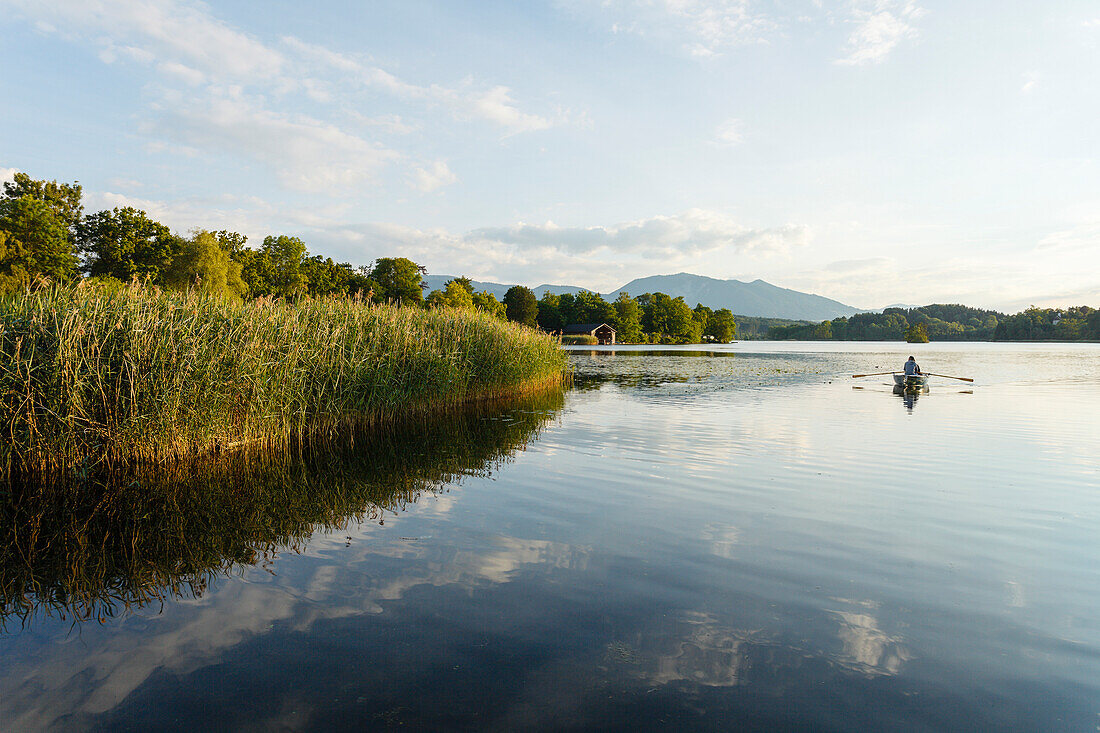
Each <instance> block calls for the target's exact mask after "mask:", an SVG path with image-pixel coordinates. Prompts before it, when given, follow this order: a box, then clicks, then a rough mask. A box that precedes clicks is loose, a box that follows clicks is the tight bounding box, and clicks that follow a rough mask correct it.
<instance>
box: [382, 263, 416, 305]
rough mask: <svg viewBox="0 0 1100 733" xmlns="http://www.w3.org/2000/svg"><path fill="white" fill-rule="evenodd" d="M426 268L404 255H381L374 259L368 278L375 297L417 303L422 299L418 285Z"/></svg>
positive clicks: (411, 303)
mask: <svg viewBox="0 0 1100 733" xmlns="http://www.w3.org/2000/svg"><path fill="white" fill-rule="evenodd" d="M425 272H426V270H425V269H424V268H423V267H421V266H420V265H418V264H416V263H415V262H413V261H412V260H410V259H407V258H405V257H383V258H381V259H378V260H375V262H374V267H373V268H372V269H371V271H370V279H371V280H372V281H373V283H374V285H375V287H376V289H375V292H374V296H375V298H377V299H378V300H381V301H387V300H388V301H394V302H397V303H401V304H403V305H419V304H420V303H421V301H423V299H424V291H423V288H421V287H420V282H421V276H422V275H424V274H425Z"/></svg>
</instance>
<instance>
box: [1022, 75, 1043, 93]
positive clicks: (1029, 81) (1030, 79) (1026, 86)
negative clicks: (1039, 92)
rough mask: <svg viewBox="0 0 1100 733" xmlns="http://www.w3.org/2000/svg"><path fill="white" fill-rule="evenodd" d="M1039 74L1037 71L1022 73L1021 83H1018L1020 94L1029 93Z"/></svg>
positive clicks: (1037, 80) (1033, 87)
mask: <svg viewBox="0 0 1100 733" xmlns="http://www.w3.org/2000/svg"><path fill="white" fill-rule="evenodd" d="M1039 79H1040V74H1039V72H1038V71H1029V72H1027V73H1025V74H1024V75H1023V84H1021V85H1020V92H1021V93H1022V94H1030V93H1031V92H1032V91H1033V90H1034V89H1035V86H1036V85H1037V84H1038V83H1039Z"/></svg>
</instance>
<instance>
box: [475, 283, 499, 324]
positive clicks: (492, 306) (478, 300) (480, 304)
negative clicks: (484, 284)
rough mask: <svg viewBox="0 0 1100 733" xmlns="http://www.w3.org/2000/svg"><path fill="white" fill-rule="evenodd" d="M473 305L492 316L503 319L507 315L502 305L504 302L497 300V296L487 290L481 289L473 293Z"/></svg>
mask: <svg viewBox="0 0 1100 733" xmlns="http://www.w3.org/2000/svg"><path fill="white" fill-rule="evenodd" d="M472 297H473V301H474V307H475V308H477V309H478V310H479V311H484V312H486V313H488V314H489V315H491V316H493V317H494V318H499V319H501V320H504V319H505V318H507V317H508V311H507V309H506V308H505V307H504V303H501V302H500V301H499V300H497V296H495V295H493V294H492V293H490V292H489V291H488V290H482V291H481V292H480V293H474V294H473V296H472Z"/></svg>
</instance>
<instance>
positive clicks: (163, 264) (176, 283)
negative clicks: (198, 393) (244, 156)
mask: <svg viewBox="0 0 1100 733" xmlns="http://www.w3.org/2000/svg"><path fill="white" fill-rule="evenodd" d="M81 198H82V190H81V187H80V184H79V183H72V184H67V183H57V182H56V181H49V182H47V181H36V180H33V179H32V178H31V177H30V176H28V175H27V174H25V173H16V174H15V176H14V180H13V181H9V182H7V183H5V184H4V190H3V194H2V195H0V292H4V291H8V290H12V289H14V288H20V287H24V286H26V285H29V284H32V283H33V282H35V281H36V280H42V279H46V280H49V281H53V282H69V281H73V280H76V279H77V278H87V279H89V280H92V281H97V282H102V283H107V284H109V283H125V282H130V281H132V280H134V279H137V280H140V281H141V282H144V283H148V284H150V285H156V286H160V287H165V288H188V287H194V288H199V289H202V290H207V291H211V292H215V293H218V294H220V295H225V296H228V297H233V298H245V297H261V296H272V297H284V298H289V297H297V296H301V295H313V296H318V295H330V294H349V295H360V296H363V297H367V298H370V299H373V300H377V301H397V302H401V303H417V304H419V303H420V302H421V301H422V300H423V292H422V289H421V286H420V279H421V275H422V274H423V272H424V268H423V267H421V266H419V265H417V264H416V263H414V262H412V261H410V260H408V259H405V258H403V257H397V258H382V259H379V260H377V261H376V262H374V263H373V264H372V266H370V267H355V266H352V265H351V264H349V263H346V262H334V261H333V260H332V259H331V258H328V257H323V256H321V255H310V253H309V252H308V250H307V249H306V245H305V243H304V242H303V241H302V240H301V239H299V238H298V237H291V236H286V235H272V236H269V237H265V238H264V241H263V243H262V244H261V245H260V247H258V248H250V247H248V246H246V241H247V240H246V237H245V236H244V235H242V234H238V233H236V232H229V231H208V230H205V229H197V230H195V231H193V232H192V233H191V234H190V236H187V237H185V236H182V235H180V234H177V233H174V232H172V231H171V230H170V229H169V228H168V227H167V226H165V225H164V224H161V223H160V222H158V221H155V220H153V219H151V218H150V217H149V216H148V215H147V214H146V213H145V212H144V211H140V210H138V209H135V208H132V207H116V208H114V209H111V210H105V211H98V212H95V213H92V214H87V215H85V214H84V213H83V204H82V201H81Z"/></svg>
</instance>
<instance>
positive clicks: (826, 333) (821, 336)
mask: <svg viewBox="0 0 1100 733" xmlns="http://www.w3.org/2000/svg"><path fill="white" fill-rule="evenodd" d="M832 338H833V322H832V321H822V322H821V323H819V324H817V325H816V326H814V339H816V340H818V341H830V340H832Z"/></svg>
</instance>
